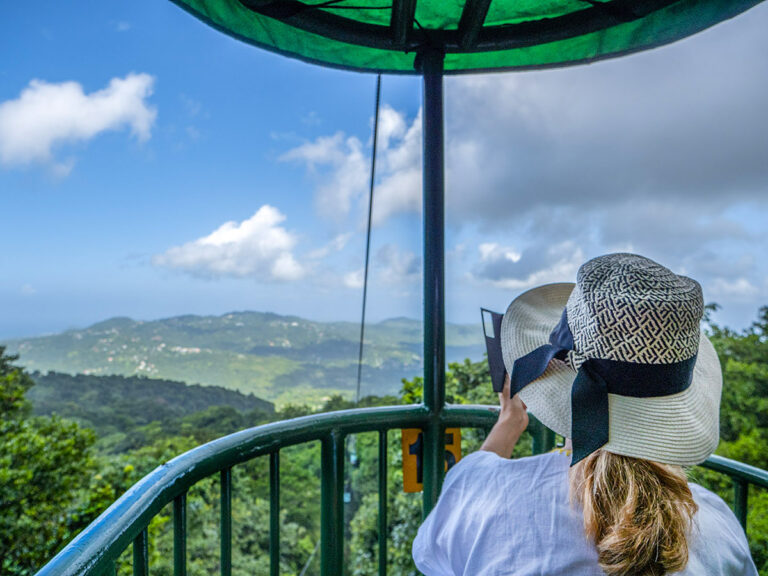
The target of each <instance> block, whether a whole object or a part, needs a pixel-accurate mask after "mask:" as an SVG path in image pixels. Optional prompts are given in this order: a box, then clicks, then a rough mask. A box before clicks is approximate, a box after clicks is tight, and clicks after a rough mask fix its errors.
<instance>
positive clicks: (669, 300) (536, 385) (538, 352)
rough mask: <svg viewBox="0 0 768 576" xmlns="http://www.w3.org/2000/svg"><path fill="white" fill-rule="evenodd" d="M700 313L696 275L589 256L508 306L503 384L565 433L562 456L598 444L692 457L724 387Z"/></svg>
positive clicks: (701, 453)
mask: <svg viewBox="0 0 768 576" xmlns="http://www.w3.org/2000/svg"><path fill="white" fill-rule="evenodd" d="M703 311H704V302H703V297H702V293H701V287H700V286H699V284H698V282H696V281H695V280H692V279H690V278H687V277H685V276H678V275H677V274H674V273H673V272H671V271H670V270H668V269H667V268H664V267H663V266H661V265H659V264H657V263H656V262H654V261H652V260H649V259H648V258H644V257H642V256H637V255H634V254H608V255H606V256H601V257H598V258H595V259H593V260H590V261H588V262H586V263H585V264H583V265H582V266H581V268H580V269H579V272H578V275H577V279H576V284H572V283H563V284H547V285H544V286H540V287H538V288H533V289H532V290H528V291H527V292H525V293H523V294H521V295H520V296H518V297H517V298H515V299H514V300H513V301H512V303H511V304H510V305H509V308H508V309H507V312H506V314H505V315H504V318H503V320H502V324H501V334H500V336H501V338H500V340H501V348H502V355H503V358H504V365H505V367H506V370H507V372H508V373H509V374H510V375H511V382H512V390H511V392H512V394H513V395H514V394H515V393H517V392H519V394H520V398H521V399H522V400H523V402H525V404H526V405H527V406H528V409H529V410H530V411H531V412H532V413H533V414H534V415H535V416H536V417H537V418H538V419H539V420H541V422H543V423H544V424H545V425H546V426H548V427H549V428H551V429H552V430H554V431H555V432H556V433H558V434H561V435H563V436H565V437H568V438H571V439H572V441H573V447H574V452H573V460H572V464H575V463H576V462H578V461H579V460H581V459H582V458H584V457H586V456H587V455H589V454H590V453H592V452H594V451H595V450H597V449H599V448H602V449H603V450H606V451H609V452H613V453H616V454H623V455H626V456H633V457H636V458H644V459H648V460H655V461H657V462H664V463H668V464H680V465H693V464H698V463H700V462H702V461H704V460H705V459H706V458H707V457H708V456H709V455H710V454H712V452H713V451H714V450H715V448H716V446H717V443H718V439H719V407H720V392H721V389H722V373H721V370H720V363H719V361H718V358H717V354H716V353H715V349H714V348H713V346H712V344H711V342H710V341H709V340H708V339H707V337H706V336H705V335H704V334H703V332H702V331H701V329H700V322H701V318H702V315H703Z"/></svg>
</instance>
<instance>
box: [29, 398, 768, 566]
mask: <svg viewBox="0 0 768 576" xmlns="http://www.w3.org/2000/svg"><path fill="white" fill-rule="evenodd" d="M497 411H498V408H494V407H491V406H466V405H464V406H457V405H453V406H451V405H449V406H446V407H445V408H444V409H443V410H442V413H441V416H440V420H441V422H442V424H443V426H444V427H446V428H447V427H460V428H483V429H486V430H487V429H489V428H490V427H491V426H492V425H493V424H494V422H495V421H496V416H497ZM429 419H430V413H429V412H428V410H427V409H426V407H424V406H423V405H421V404H419V405H408V406H389V407H378V408H365V409H355V410H342V411H339V412H328V413H325V414H315V415H311V416H305V417H302V418H295V419H293V420H285V421H282V422H275V423H272V424H266V425H264V426H258V427H256V428H250V429H247V430H242V431H240V432H236V433H234V434H230V435H229V436H225V437H223V438H219V439H217V440H214V441H213V442H209V443H207V444H204V445H202V446H199V447H197V448H195V449H193V450H190V451H189V452H186V453H185V454H182V455H181V456H178V457H176V458H174V459H173V460H171V461H169V462H167V463H166V464H163V465H162V466H159V467H157V468H156V469H155V470H153V471H152V472H150V473H149V474H148V475H147V476H145V477H144V478H143V479H141V480H140V481H139V482H138V483H136V484H135V485H134V486H132V487H131V488H130V489H129V490H128V491H127V492H126V493H125V494H123V496H121V497H120V498H119V499H118V500H117V501H116V502H115V503H114V504H112V506H110V507H109V508H108V509H107V510H106V511H104V513H102V514H101V515H100V516H99V517H98V518H97V519H96V520H94V521H93V522H92V523H91V524H90V525H89V526H88V527H87V528H85V529H84V530H83V531H82V532H81V533H80V534H79V535H78V536H77V537H76V538H75V539H74V540H73V541H72V542H70V543H69V544H68V545H67V546H66V547H65V548H64V549H62V550H61V552H59V553H58V554H57V555H56V556H55V557H54V558H53V559H52V560H51V561H50V562H49V563H48V564H46V565H45V566H44V567H43V568H42V569H41V570H40V571H39V572H38V573H37V576H53V575H56V576H74V575H80V576H85V575H88V576H91V575H93V576H101V575H114V574H116V570H117V568H116V562H117V559H118V558H119V556H120V555H121V554H122V552H123V551H124V550H125V549H126V548H127V547H128V546H129V545H131V544H132V545H133V573H134V575H135V576H146V575H147V574H148V572H149V553H148V550H149V548H148V544H149V543H148V533H147V527H148V525H149V523H150V521H151V520H152V518H153V517H154V516H155V515H156V514H158V513H159V512H160V511H161V510H162V509H163V507H165V506H166V505H167V504H169V503H171V502H173V534H174V539H173V541H174V553H173V556H174V575H175V576H185V575H186V572H187V569H186V561H187V559H186V556H187V554H186V495H187V491H188V490H189V489H190V488H191V487H192V486H193V485H194V484H196V483H197V482H199V481H200V480H202V479H204V478H207V477H210V476H213V475H216V474H218V475H219V476H220V480H221V491H220V499H221V502H220V504H221V506H220V509H221V516H220V530H219V533H220V539H221V559H220V566H221V575H222V576H230V574H231V571H232V514H231V512H232V475H231V469H232V467H233V466H235V465H237V464H240V463H243V462H246V461H248V460H251V459H253V458H256V457H259V456H267V455H268V456H269V478H270V491H269V494H270V523H269V554H270V574H271V575H277V574H278V573H279V557H280V542H279V510H280V490H279V485H280V482H279V480H280V450H281V449H283V448H286V447H288V446H294V445H297V444H303V443H305V442H311V441H318V440H319V441H320V443H321V447H322V448H321V459H322V477H321V534H320V542H321V544H320V545H321V573H322V574H323V576H337V575H338V576H340V575H341V574H342V564H343V552H344V550H343V528H344V523H343V506H344V500H343V489H344V487H343V485H344V458H345V453H344V442H345V439H346V437H347V436H348V435H350V434H357V433H361V432H379V466H378V491H379V504H378V505H379V521H378V526H379V533H380V537H379V542H378V544H379V555H378V556H379V574H382V575H383V574H386V544H387V543H386V538H385V537H384V538H382V537H381V534H385V532H386V526H387V522H386V517H387V431H388V430H393V429H401V428H422V427H424V426H425V425H426V424H427V423H428V422H429ZM529 430H530V432H531V434H532V436H533V452H534V453H541V452H543V451H546V450H549V449H551V447H552V446H553V443H554V434H553V433H552V432H551V431H550V430H548V429H547V428H545V427H544V426H543V425H541V424H540V423H539V422H538V421H536V420H535V419H534V418H531V424H530V426H529ZM425 464H426V462H425ZM702 466H704V467H705V468H708V469H711V470H714V471H717V472H721V473H723V474H726V475H728V476H729V477H730V478H731V479H732V480H733V485H734V511H735V513H736V516H737V517H738V518H739V521H740V522H741V524H742V526H744V527H745V528H746V522H747V494H748V488H749V485H750V484H753V485H756V486H760V487H762V488H768V472H766V471H764V470H760V469H758V468H755V467H753V466H749V465H746V464H742V463H740V462H735V461H733V460H729V459H727V458H723V457H720V456H712V457H711V458H709V459H708V460H707V461H706V462H705V463H704V464H703V465H702Z"/></svg>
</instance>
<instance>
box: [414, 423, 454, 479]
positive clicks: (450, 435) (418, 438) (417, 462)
mask: <svg viewBox="0 0 768 576" xmlns="http://www.w3.org/2000/svg"><path fill="white" fill-rule="evenodd" d="M402 437H403V491H404V492H421V490H422V489H423V485H422V474H423V469H422V461H423V458H422V456H423V454H424V434H423V432H422V430H421V429H419V428H406V429H405V430H403V431H402ZM459 460H461V428H446V430H445V471H446V472H447V471H448V470H450V469H451V467H452V466H453V465H454V464H456V462H458V461H459Z"/></svg>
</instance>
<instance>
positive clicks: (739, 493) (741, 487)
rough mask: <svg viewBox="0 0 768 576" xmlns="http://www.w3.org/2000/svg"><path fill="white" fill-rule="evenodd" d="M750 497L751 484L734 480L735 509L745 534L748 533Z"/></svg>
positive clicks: (738, 479)
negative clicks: (748, 504)
mask: <svg viewBox="0 0 768 576" xmlns="http://www.w3.org/2000/svg"><path fill="white" fill-rule="evenodd" d="M748 497H749V482H747V481H746V480H742V479H741V478H734V479H733V508H734V512H735V514H736V518H738V520H739V523H740V524H741V527H742V528H744V532H746V531H747V500H748Z"/></svg>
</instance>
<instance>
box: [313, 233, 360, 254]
mask: <svg viewBox="0 0 768 576" xmlns="http://www.w3.org/2000/svg"><path fill="white" fill-rule="evenodd" d="M351 237H352V233H351V232H346V233H344V234H338V235H337V236H335V237H334V238H333V239H332V240H331V241H330V242H328V243H327V244H325V245H324V246H321V247H320V248H317V249H315V250H312V251H311V252H309V253H308V254H307V258H309V259H311V260H321V259H323V258H325V257H326V256H328V255H329V254H331V253H333V252H340V251H342V250H344V247H345V246H346V245H347V243H348V242H349V239H350V238H351Z"/></svg>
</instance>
